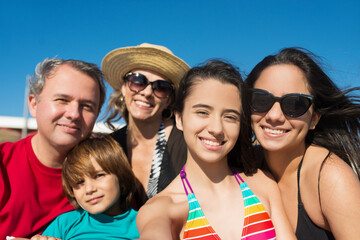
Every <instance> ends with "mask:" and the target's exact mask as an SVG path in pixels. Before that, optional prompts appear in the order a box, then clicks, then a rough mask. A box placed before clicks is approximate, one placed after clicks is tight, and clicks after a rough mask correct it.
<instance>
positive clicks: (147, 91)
mask: <svg viewBox="0 0 360 240" xmlns="http://www.w3.org/2000/svg"><path fill="white" fill-rule="evenodd" d="M140 93H141V94H142V95H144V96H151V94H152V93H153V90H152V86H151V84H149V85H147V86H146V88H144V89H143V90H142V91H140Z"/></svg>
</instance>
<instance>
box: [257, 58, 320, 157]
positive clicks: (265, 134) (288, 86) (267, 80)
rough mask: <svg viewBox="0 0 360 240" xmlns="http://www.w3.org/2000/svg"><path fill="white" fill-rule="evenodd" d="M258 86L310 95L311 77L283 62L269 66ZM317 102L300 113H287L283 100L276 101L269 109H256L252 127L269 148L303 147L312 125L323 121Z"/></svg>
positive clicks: (277, 93)
mask: <svg viewBox="0 0 360 240" xmlns="http://www.w3.org/2000/svg"><path fill="white" fill-rule="evenodd" d="M253 87H254V88H258V89H264V90H266V91H268V92H270V93H272V94H273V95H274V96H275V97H282V96H284V95H285V94H289V93H302V94H308V95H310V91H309V88H308V83H307V79H306V77H305V75H304V73H303V72H302V71H301V70H300V69H299V68H298V67H296V66H294V65H290V64H281V65H274V66H270V67H267V68H266V69H265V70H263V72H262V73H261V74H260V77H259V78H258V79H257V80H256V82H255V83H254V86H253ZM319 119H320V118H319V115H318V114H316V113H314V109H313V106H310V108H309V109H308V110H307V112H305V113H304V114H303V115H301V116H299V117H289V116H286V115H285V114H284V113H283V111H282V109H281V107H280V103H279V102H275V103H274V105H273V106H272V107H271V109H270V110H269V111H267V112H263V113H259V112H254V111H253V112H252V114H251V120H252V128H253V131H254V133H255V135H256V138H257V140H258V141H259V142H260V144H261V145H262V147H263V148H264V150H265V151H289V150H293V149H301V150H302V149H303V148H299V146H304V145H305V137H306V135H307V133H308V130H309V129H314V128H315V126H316V124H317V122H318V121H319Z"/></svg>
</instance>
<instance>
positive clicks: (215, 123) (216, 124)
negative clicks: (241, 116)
mask: <svg viewBox="0 0 360 240" xmlns="http://www.w3.org/2000/svg"><path fill="white" fill-rule="evenodd" d="M208 131H209V133H211V134H212V135H213V136H214V137H217V138H218V137H222V136H223V134H224V132H223V123H222V121H221V116H212V117H210V119H209V125H208Z"/></svg>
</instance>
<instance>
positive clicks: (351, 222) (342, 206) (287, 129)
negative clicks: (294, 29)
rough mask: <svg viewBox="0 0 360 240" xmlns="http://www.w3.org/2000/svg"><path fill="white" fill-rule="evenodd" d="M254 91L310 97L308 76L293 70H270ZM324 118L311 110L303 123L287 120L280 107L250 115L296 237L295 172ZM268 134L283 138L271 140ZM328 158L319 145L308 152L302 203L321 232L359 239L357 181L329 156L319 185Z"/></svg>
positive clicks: (359, 188) (288, 67)
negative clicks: (311, 134)
mask: <svg viewBox="0 0 360 240" xmlns="http://www.w3.org/2000/svg"><path fill="white" fill-rule="evenodd" d="M254 87H255V88H261V89H265V90H267V91H269V92H271V93H273V94H274V95H275V96H278V97H280V96H282V95H284V94H287V93H293V92H297V93H305V94H310V92H309V90H308V86H307V80H306V78H305V76H304V74H303V73H302V72H301V70H300V69H298V68H297V67H295V66H293V65H275V66H272V67H268V68H266V69H265V70H264V71H263V72H262V74H261V75H260V77H259V78H258V80H257V81H256V82H255V84H254ZM320 117H321V116H320V115H318V114H317V113H315V112H314V110H313V108H312V107H310V109H309V110H308V112H307V113H305V114H304V115H303V116H301V117H298V118H290V117H287V116H285V115H284V114H283V113H282V110H281V108H280V105H279V103H275V104H274V105H273V107H272V108H271V109H270V110H269V111H268V112H267V113H255V112H253V113H252V125H253V129H254V132H255V134H256V136H257V139H258V140H259V142H260V143H261V145H262V146H263V149H264V154H265V159H266V162H267V165H268V167H269V169H270V171H271V172H272V174H273V175H274V177H275V179H276V180H277V182H278V186H279V188H280V192H281V197H282V199H283V202H284V203H286V204H285V205H284V206H285V211H286V213H287V215H288V217H289V220H290V223H291V226H292V229H293V231H294V232H295V231H296V226H297V218H298V210H297V204H298V199H297V169H298V166H299V163H300V161H301V159H302V157H303V155H304V152H305V148H306V146H305V136H306V134H307V132H308V131H309V130H311V129H314V128H315V127H316V124H317V122H318V121H319V119H320ZM265 128H269V129H277V130H281V131H284V132H283V133H281V134H279V133H277V134H271V133H269V131H268V133H267V132H266V131H265V130H264V129H265ZM328 153H329V151H328V150H327V149H325V148H323V147H319V146H315V145H311V146H309V147H308V148H307V150H306V153H305V157H304V160H303V165H302V168H301V175H300V193H301V198H302V201H303V203H304V206H305V209H306V212H307V213H308V215H309V217H310V219H311V220H312V221H313V222H314V223H315V224H316V225H317V226H319V227H321V228H323V229H326V230H329V231H331V232H332V233H333V235H334V237H335V238H336V239H357V238H358V237H359V236H360V229H359V227H358V223H359V222H360V183H359V180H358V178H357V176H356V175H355V173H354V172H353V171H352V169H351V168H350V167H349V166H348V165H347V164H346V163H345V162H344V161H343V160H341V159H340V158H339V157H338V156H336V155H334V154H331V155H330V157H329V158H328V159H327V161H326V162H325V164H324V166H323V168H322V171H321V174H320V182H319V184H318V177H319V171H320V166H321V164H322V162H323V160H324V159H325V158H326V156H327V154H328ZM318 187H319V188H320V191H318ZM319 192H320V196H319ZM319 199H320V200H319ZM320 203H321V204H320Z"/></svg>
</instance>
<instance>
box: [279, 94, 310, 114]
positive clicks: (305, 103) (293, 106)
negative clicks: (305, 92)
mask: <svg viewBox="0 0 360 240" xmlns="http://www.w3.org/2000/svg"><path fill="white" fill-rule="evenodd" d="M310 105H311V100H310V99H309V98H306V97H304V96H301V95H295V94H294V95H289V96H286V97H284V98H283V99H282V101H281V109H282V111H283V112H284V114H286V115H287V116H290V117H299V116H301V115H303V114H304V113H305V112H306V111H307V110H308V109H309V107H310Z"/></svg>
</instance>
